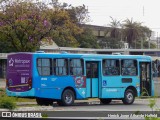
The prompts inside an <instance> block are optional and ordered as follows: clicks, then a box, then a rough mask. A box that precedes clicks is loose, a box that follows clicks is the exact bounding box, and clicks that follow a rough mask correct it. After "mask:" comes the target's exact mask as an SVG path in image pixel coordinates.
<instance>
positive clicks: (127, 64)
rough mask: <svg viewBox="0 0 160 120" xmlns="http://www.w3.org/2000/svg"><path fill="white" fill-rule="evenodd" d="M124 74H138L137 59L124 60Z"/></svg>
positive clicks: (122, 62) (122, 64)
mask: <svg viewBox="0 0 160 120" xmlns="http://www.w3.org/2000/svg"><path fill="white" fill-rule="evenodd" d="M121 66H122V75H124V76H125V75H126V76H136V75H137V61H136V60H122V61H121Z"/></svg>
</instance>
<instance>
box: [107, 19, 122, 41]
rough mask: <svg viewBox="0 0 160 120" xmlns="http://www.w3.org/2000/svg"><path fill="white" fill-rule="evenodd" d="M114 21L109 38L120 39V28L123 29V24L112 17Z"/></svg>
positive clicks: (111, 24) (111, 23)
mask: <svg viewBox="0 0 160 120" xmlns="http://www.w3.org/2000/svg"><path fill="white" fill-rule="evenodd" d="M110 18H111V19H112V21H111V22H110V24H109V27H110V29H109V31H108V32H109V36H110V37H112V38H119V37H120V34H121V33H120V28H121V23H120V21H118V20H116V19H113V18H112V17H110Z"/></svg>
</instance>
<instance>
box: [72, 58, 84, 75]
mask: <svg viewBox="0 0 160 120" xmlns="http://www.w3.org/2000/svg"><path fill="white" fill-rule="evenodd" d="M70 74H71V75H75V76H81V75H83V60H82V59H71V60H70Z"/></svg>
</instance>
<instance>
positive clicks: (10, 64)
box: [9, 58, 14, 66]
mask: <svg viewBox="0 0 160 120" xmlns="http://www.w3.org/2000/svg"><path fill="white" fill-rule="evenodd" d="M13 64H14V60H13V59H12V58H11V59H10V60H9V66H13Z"/></svg>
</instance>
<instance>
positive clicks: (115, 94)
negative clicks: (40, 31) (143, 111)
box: [6, 52, 154, 106]
mask: <svg viewBox="0 0 160 120" xmlns="http://www.w3.org/2000/svg"><path fill="white" fill-rule="evenodd" d="M152 78H153V77H152V59H151V57H150V56H143V55H100V54H72V53H66V52H62V53H44V52H39V53H38V52H37V53H25V52H24V53H23V52H21V53H14V54H10V55H8V58H7V77H6V93H7V95H8V96H17V97H34V98H36V101H37V104H39V105H52V104H53V102H57V104H58V105H63V106H70V105H72V104H73V103H74V101H75V100H83V99H89V98H97V99H99V100H100V103H101V104H109V103H110V102H111V101H112V100H114V99H118V100H122V102H123V103H124V104H127V105H129V104H132V103H133V102H134V100H135V97H140V96H142V95H143V96H154V83H153V79H152ZM143 93H145V94H143Z"/></svg>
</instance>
